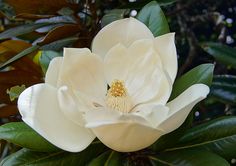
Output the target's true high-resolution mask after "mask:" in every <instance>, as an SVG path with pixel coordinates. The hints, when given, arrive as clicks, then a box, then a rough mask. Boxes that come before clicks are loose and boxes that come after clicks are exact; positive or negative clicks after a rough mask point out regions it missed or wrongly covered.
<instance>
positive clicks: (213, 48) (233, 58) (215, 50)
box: [202, 42, 236, 68]
mask: <svg viewBox="0 0 236 166" xmlns="http://www.w3.org/2000/svg"><path fill="white" fill-rule="evenodd" d="M202 48H203V49H204V50H205V51H206V52H207V53H209V54H210V55H212V56H213V57H214V58H215V59H216V60H217V61H219V62H221V63H223V64H225V65H229V66H231V67H233V68H236V49H235V48H232V47H229V46H227V45H223V44H220V43H212V42H208V43H204V44H202Z"/></svg>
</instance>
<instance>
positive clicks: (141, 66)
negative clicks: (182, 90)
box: [125, 55, 170, 105]
mask: <svg viewBox="0 0 236 166" xmlns="http://www.w3.org/2000/svg"><path fill="white" fill-rule="evenodd" d="M152 57H153V55H150V56H146V57H143V58H140V59H139V62H137V63H136V64H135V65H134V66H133V67H132V69H130V70H129V74H128V76H127V80H125V85H126V87H127V90H128V93H129V94H130V95H131V97H132V99H133V102H134V104H135V105H136V104H140V103H145V102H148V101H150V100H152V99H153V98H156V97H157V96H158V94H159V91H161V88H162V84H161V83H163V81H164V82H165V83H166V82H167V80H166V75H165V74H164V73H163V71H162V70H161V69H160V68H159V67H158V65H156V66H153V65H149V64H152V61H153V60H154V59H153V58H152ZM166 90H167V89H166ZM166 93H168V95H169V93H170V92H169V90H168V91H166ZM163 95H165V94H163ZM159 101H160V102H159V104H166V103H165V102H166V101H161V100H159ZM156 102H158V101H156Z"/></svg>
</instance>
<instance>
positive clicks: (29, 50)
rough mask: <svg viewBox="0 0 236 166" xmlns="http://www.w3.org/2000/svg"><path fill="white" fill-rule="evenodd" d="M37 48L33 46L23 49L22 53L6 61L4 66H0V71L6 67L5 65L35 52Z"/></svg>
mask: <svg viewBox="0 0 236 166" xmlns="http://www.w3.org/2000/svg"><path fill="white" fill-rule="evenodd" d="M38 48H39V46H37V45H34V46H31V47H29V48H27V49H25V50H24V51H22V52H20V53H19V54H17V55H15V56H14V57H12V58H11V59H9V60H7V61H6V62H5V63H4V64H2V65H0V69H2V68H4V67H6V66H7V65H9V64H10V63H12V62H14V61H16V60H18V59H20V58H22V57H23V56H26V55H28V54H30V53H32V52H34V51H36V50H37V49H38Z"/></svg>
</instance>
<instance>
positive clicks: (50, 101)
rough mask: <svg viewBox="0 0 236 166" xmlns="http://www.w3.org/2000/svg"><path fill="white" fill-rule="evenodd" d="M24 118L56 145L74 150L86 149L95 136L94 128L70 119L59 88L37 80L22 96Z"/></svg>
mask: <svg viewBox="0 0 236 166" xmlns="http://www.w3.org/2000/svg"><path fill="white" fill-rule="evenodd" d="M18 108H19V111H20V114H21V115H22V120H23V121H24V122H25V123H27V124H28V125H29V126H30V127H32V128H33V129H34V130H35V131H37V132H38V133H39V134H40V135H42V136H43V137H44V138H45V139H47V140H48V141H49V142H51V143H52V144H54V145H55V146H57V147H59V148H61V149H63V150H66V151H70V152H79V151H82V150H83V149H85V148H86V147H87V146H88V145H89V144H90V143H91V142H92V141H93V139H94V138H95V136H94V134H93V133H92V132H91V130H89V129H86V128H84V127H81V126H79V125H77V124H75V123H73V122H72V121H70V120H68V119H67V118H66V117H65V116H64V114H63V113H62V112H61V110H60V108H59V103H58V100H57V89H56V88H54V87H52V86H51V85H49V84H37V85H34V86H31V87H29V88H27V89H26V90H25V91H23V92H22V93H21V95H20V97H19V99H18Z"/></svg>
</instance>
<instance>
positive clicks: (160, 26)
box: [137, 1, 170, 36]
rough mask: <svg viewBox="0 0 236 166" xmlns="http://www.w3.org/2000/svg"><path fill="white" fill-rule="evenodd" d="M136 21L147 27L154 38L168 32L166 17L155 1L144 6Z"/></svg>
mask: <svg viewBox="0 0 236 166" xmlns="http://www.w3.org/2000/svg"><path fill="white" fill-rule="evenodd" d="M137 19H138V20H140V21H142V22H143V23H144V24H145V25H147V27H148V28H149V29H150V30H151V31H152V33H153V35H154V36H160V35H163V34H166V33H169V32H170V29H169V25H168V22H167V20H166V17H165V15H164V13H163V11H162V10H161V8H160V6H159V4H158V3H157V2H156V1H152V2H150V3H148V4H147V5H145V6H144V7H143V8H142V10H141V11H140V12H139V14H138V16H137Z"/></svg>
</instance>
